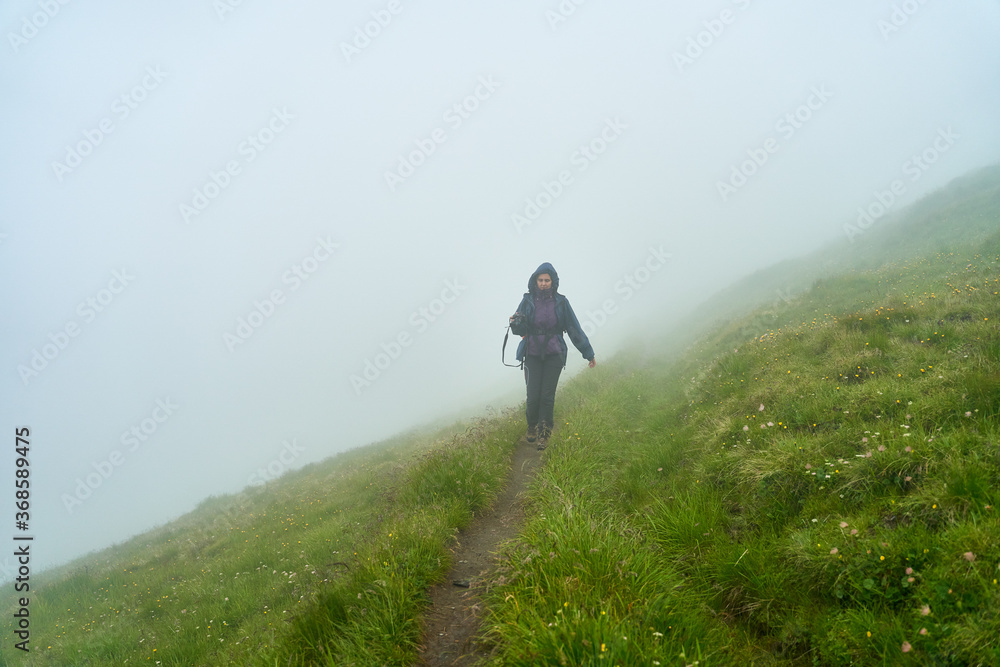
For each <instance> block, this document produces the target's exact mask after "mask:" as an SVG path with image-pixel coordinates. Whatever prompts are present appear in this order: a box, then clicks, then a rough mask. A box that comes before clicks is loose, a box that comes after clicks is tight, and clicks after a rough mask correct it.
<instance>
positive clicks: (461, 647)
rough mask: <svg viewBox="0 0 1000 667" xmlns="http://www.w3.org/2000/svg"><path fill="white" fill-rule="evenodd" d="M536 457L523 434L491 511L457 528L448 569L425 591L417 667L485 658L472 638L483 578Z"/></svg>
mask: <svg viewBox="0 0 1000 667" xmlns="http://www.w3.org/2000/svg"><path fill="white" fill-rule="evenodd" d="M540 458H541V452H539V451H538V449H537V447H536V446H535V445H529V444H528V443H527V442H526V441H525V439H524V437H522V438H521V441H520V442H519V443H518V446H517V449H516V450H515V452H514V458H513V461H512V463H511V470H510V475H509V476H508V478H507V485H506V488H505V489H504V491H503V492H502V493H501V494H500V495H499V496H498V497H497V499H496V502H495V503H494V504H493V507H492V509H490V510H489V511H488V512H487V513H486V514H483V515H481V516H478V517H476V518H474V519H473V520H472V523H471V524H470V525H469V527H468V528H466V529H465V530H463V531H461V532H459V534H458V539H457V543H456V544H455V546H454V547H453V548H452V552H453V554H454V555H453V558H452V568H451V572H449V573H448V576H447V577H446V579H445V580H444V581H443V582H442V583H440V584H437V585H435V586H433V587H431V590H430V596H431V607H430V610H429V611H428V614H427V628H426V633H425V635H424V644H423V651H422V652H421V655H420V659H421V662H420V664H421V665H424V666H425V667H439V666H444V665H447V666H448V667H452V666H461V665H472V664H474V663H475V662H476V661H478V660H480V659H481V658H483V657H485V656H486V654H487V651H486V649H485V648H484V647H482V646H480V645H479V643H478V642H477V641H476V640H475V635H476V633H477V632H478V631H479V623H480V617H481V616H482V613H483V606H482V603H481V601H480V593H481V591H482V577H483V575H484V574H485V573H487V572H488V571H489V570H490V569H492V567H493V566H494V563H495V553H496V551H497V549H498V548H499V545H500V543H501V542H504V541H506V540H509V539H512V538H513V537H515V536H516V535H517V532H518V530H519V528H520V527H521V525H522V523H523V520H524V506H523V498H522V495H523V492H524V490H525V489H526V488H527V486H528V481H529V480H530V479H531V476H532V474H533V473H534V469H535V468H536V467H537V466H538V464H539V460H540Z"/></svg>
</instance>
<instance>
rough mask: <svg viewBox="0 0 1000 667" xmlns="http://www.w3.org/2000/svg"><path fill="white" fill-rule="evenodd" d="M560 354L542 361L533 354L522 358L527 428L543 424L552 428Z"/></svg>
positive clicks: (560, 369) (560, 368) (552, 355)
mask: <svg viewBox="0 0 1000 667" xmlns="http://www.w3.org/2000/svg"><path fill="white" fill-rule="evenodd" d="M562 369H563V360H562V355H560V354H549V355H546V356H545V358H544V359H543V358H542V357H540V356H535V355H533V354H528V355H525V357H524V381H525V384H527V385H528V402H527V407H526V408H525V412H526V414H525V416H526V417H527V418H528V426H536V425H540V424H545V425H546V426H548V427H549V428H550V429H551V428H552V424H553V421H552V411H553V409H554V408H555V404H556V385H557V384H558V383H559V374H560V373H562Z"/></svg>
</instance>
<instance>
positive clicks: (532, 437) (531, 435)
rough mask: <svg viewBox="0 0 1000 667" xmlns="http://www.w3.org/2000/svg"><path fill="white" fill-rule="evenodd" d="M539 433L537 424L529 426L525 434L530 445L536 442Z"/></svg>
mask: <svg viewBox="0 0 1000 667" xmlns="http://www.w3.org/2000/svg"><path fill="white" fill-rule="evenodd" d="M537 433H538V428H537V427H536V426H529V427H528V430H527V431H526V432H525V434H524V439H525V440H527V441H528V444H529V445H533V444H535V441H536V440H537V439H538V436H537Z"/></svg>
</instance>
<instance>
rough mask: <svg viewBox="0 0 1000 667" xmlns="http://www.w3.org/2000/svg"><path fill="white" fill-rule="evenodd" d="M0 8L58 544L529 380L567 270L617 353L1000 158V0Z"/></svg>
mask: <svg viewBox="0 0 1000 667" xmlns="http://www.w3.org/2000/svg"><path fill="white" fill-rule="evenodd" d="M0 27H2V34H3V39H4V44H3V45H0V85H2V98H0V111H2V119H3V123H2V125H0V146H2V158H0V195H2V199H0V201H2V214H3V215H2V219H0V266H2V281H3V283H2V284H3V287H4V288H3V291H2V294H3V324H4V326H3V328H2V331H0V351H2V360H0V361H2V363H0V369H2V371H3V373H2V376H0V377H2V380H0V387H2V398H3V400H2V405H0V410H2V420H0V423H2V427H3V429H4V431H5V433H6V434H7V435H6V436H5V437H6V442H7V443H8V446H7V449H6V450H5V453H4V454H3V455H2V456H0V490H2V493H3V495H4V496H5V497H7V498H8V499H9V498H10V497H11V496H12V495H13V493H14V488H13V487H14V482H15V452H14V444H15V435H14V432H15V428H17V427H25V426H26V427H29V428H30V457H29V458H30V482H31V486H30V491H31V496H30V525H29V527H28V530H27V531H25V533H26V534H32V535H34V537H35V542H34V546H33V551H32V553H33V555H34V556H35V566H36V567H39V566H43V565H53V564H56V563H60V562H65V561H66V560H68V559H69V558H71V557H73V556H76V555H79V554H81V553H84V552H86V551H89V550H91V549H95V548H99V547H103V546H107V545H109V544H111V543H113V542H116V541H120V540H122V539H124V538H126V537H127V536H129V535H132V534H135V533H137V532H139V531H141V530H144V529H147V528H149V527H152V526H155V525H158V524H162V523H163V522H165V521H167V520H169V519H171V518H173V517H175V516H177V515H179V514H181V513H183V512H186V511H188V510H190V509H192V508H193V507H194V506H195V505H197V503H198V502H199V501H201V500H202V499H204V498H205V497H207V496H209V495H212V494H220V493H230V492H235V491H238V490H240V489H241V488H244V487H246V486H248V485H251V484H258V485H259V484H263V483H265V482H266V481H267V480H268V479H270V478H271V477H272V476H273V475H275V474H277V473H280V472H281V471H283V470H287V469H293V468H297V467H300V466H302V465H304V464H306V463H309V462H313V461H318V460H321V459H324V458H326V457H328V456H330V455H332V454H335V453H336V452H340V451H344V450H346V449H350V448H353V447H357V446H359V445H362V444H365V443H368V442H372V441H375V440H378V439H381V438H384V437H386V436H389V435H392V434H394V433H397V432H399V431H401V430H405V429H409V428H411V427H415V426H418V425H420V424H425V423H427V422H430V421H432V420H437V419H440V418H444V417H452V416H455V415H460V414H474V413H479V412H482V411H483V410H484V409H485V406H487V405H494V406H497V407H499V406H502V405H509V404H513V403H515V402H516V401H517V400H518V399H519V397H520V395H521V392H522V391H523V379H522V377H521V375H520V373H519V372H518V371H517V370H513V369H509V368H505V367H503V366H502V365H501V359H500V344H501V342H502V338H503V334H504V330H505V326H506V323H507V318H508V316H509V315H510V314H511V313H512V312H513V311H514V308H515V307H516V306H517V304H518V301H519V299H520V297H521V295H522V293H523V292H524V291H525V288H526V284H527V280H528V277H529V275H530V274H531V273H532V271H533V270H534V269H535V268H536V267H537V266H538V265H539V264H540V263H542V262H546V261H548V262H551V263H552V264H553V265H554V266H555V268H556V270H557V271H558V272H559V276H560V279H561V284H560V291H561V292H562V293H564V294H565V295H567V296H568V298H569V300H570V303H571V304H572V305H573V307H574V309H575V311H576V313H577V315H578V317H579V318H580V320H581V322H582V323H583V325H584V327H585V330H586V331H587V333H588V334H589V335H590V340H591V342H592V344H593V346H594V349H595V350H596V354H597V362H598V364H601V363H602V362H603V361H605V360H607V359H608V358H609V357H610V356H611V355H612V354H613V353H614V352H615V351H616V350H617V349H620V347H621V345H622V344H623V341H625V340H627V339H628V338H630V337H631V336H632V335H634V334H635V333H636V332H641V331H643V328H644V327H645V326H646V325H647V323H648V322H650V321H653V320H656V321H661V320H662V319H663V316H664V315H665V314H670V313H676V314H677V315H682V314H688V313H690V312H691V311H692V309H693V308H694V307H696V305H697V304H698V302H699V301H700V300H701V299H704V298H705V297H706V296H708V295H710V294H711V293H713V292H714V291H716V290H718V289H720V288H722V287H724V286H726V285H727V284H730V283H731V282H732V281H734V280H738V279H739V278H740V277H742V276H745V275H747V274H748V273H749V272H752V271H753V270H755V269H758V268H762V267H765V266H768V265H770V264H772V263H774V262H776V261H779V260H781V259H785V258H789V257H793V256H796V255H799V254H802V253H805V252H808V251H812V250H815V249H816V248H818V247H820V246H821V245H823V244H824V243H828V242H830V241H831V240H836V239H843V238H845V237H852V238H856V236H857V235H858V234H864V233H866V232H867V231H868V230H870V229H871V228H872V227H873V226H875V225H877V224H878V222H879V219H880V218H881V217H882V214H883V213H884V212H886V211H895V210H898V209H899V208H901V207H902V206H904V205H905V204H907V203H910V202H912V201H915V200H916V199H918V198H919V197H920V196H921V195H923V194H926V193H928V192H929V191H931V190H933V189H935V188H937V187H940V186H941V185H943V184H945V183H947V182H948V181H949V180H951V179H952V178H954V177H956V176H959V175H961V174H963V173H965V172H966V171H968V170H970V169H973V168H976V167H980V166H984V165H986V164H991V163H994V162H996V161H997V159H998V156H1000V124H998V123H997V119H998V118H1000V85H998V83H1000V81H998V78H997V76H998V72H1000V41H998V40H997V35H998V34H1000V6H998V4H997V3H996V2H995V1H993V0H970V1H968V2H962V3H946V2H940V1H938V2H930V1H927V0H893V1H889V0H876V1H875V2H872V1H871V0H843V1H840V2H822V3H820V2H799V1H795V2H792V1H791V0H788V1H785V2H760V1H758V0H716V1H713V2H694V1H693V0H692V1H687V2H671V3H661V2H648V1H647V2H628V1H626V2H609V1H606V0H604V1H602V0H548V1H543V2H528V1H525V0H507V1H505V2H502V3H476V2H458V1H457V0H454V1H450V2H433V3H432V2H410V1H409V0H375V1H372V2H364V3H361V2H353V3H324V2H315V1H299V2H283V3H265V2H261V1H259V0H242V1H241V0H200V1H199V2H182V3H160V4H159V5H157V4H156V3H136V2H124V1H122V0H117V1H109V2H100V3H84V2H70V1H69V0H33V1H27V0H16V1H11V2H5V3H3V5H2V6H0ZM866 216H867V218H866ZM512 357H513V355H512V353H511V350H510V349H508V361H510V360H511V359H512ZM585 366H586V362H585V361H584V360H583V359H582V358H581V356H580V355H579V354H578V353H577V352H576V351H575V350H573V349H571V350H570V355H569V362H568V365H567V369H566V372H565V374H564V376H563V381H564V382H565V381H566V380H567V379H568V378H569V377H571V376H572V375H573V374H575V373H578V372H591V371H587V370H585ZM557 410H558V402H557ZM6 506H7V507H8V509H7V512H8V514H6V515H4V516H3V517H2V521H3V525H4V526H5V528H4V532H5V533H10V535H11V536H13V535H15V534H21V531H18V530H16V529H15V523H14V516H13V514H14V510H13V509H12V508H11V507H10V503H7V505H6ZM3 537H4V536H3V535H0V538H3ZM10 565H11V559H10V558H9V557H8V559H7V561H6V564H5V565H4V567H5V569H4V570H3V571H0V578H8V577H9V576H10V574H11V571H10V570H9V568H10Z"/></svg>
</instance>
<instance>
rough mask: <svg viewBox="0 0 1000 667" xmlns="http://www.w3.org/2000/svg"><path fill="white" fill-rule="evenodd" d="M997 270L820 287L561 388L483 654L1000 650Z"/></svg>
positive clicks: (961, 260) (905, 270) (495, 596)
mask: <svg viewBox="0 0 1000 667" xmlns="http://www.w3.org/2000/svg"><path fill="white" fill-rule="evenodd" d="M998 270H1000V237H997V236H994V237H993V238H992V239H990V240H989V241H988V242H985V243H981V244H976V245H975V246H971V247H967V248H965V249H955V250H952V251H949V252H948V253H934V254H933V255H931V256H929V257H925V258H915V259H912V260H910V261H906V262H893V263H889V264H887V265H884V266H882V267H880V268H878V269H875V270H871V271H864V272H860V273H851V274H847V275H845V276H843V277H842V278H830V279H826V280H824V281H823V282H822V283H821V285H819V286H818V287H816V288H815V289H814V290H812V291H810V292H808V293H806V294H805V295H802V296H800V297H798V298H797V299H795V300H794V301H793V302H791V303H788V304H784V305H782V306H781V307H778V308H777V309H776V313H775V316H774V317H773V318H770V319H772V320H773V321H774V324H773V325H770V326H767V327H766V328H763V329H755V330H749V329H752V328H753V326H755V325H754V322H755V320H756V321H758V322H759V320H760V318H759V317H757V316H754V315H751V316H750V317H748V319H747V320H744V321H736V322H733V323H732V324H730V325H729V326H727V327H723V328H721V329H719V330H717V331H716V332H715V333H714V334H713V335H711V336H709V337H707V338H705V339H703V340H702V341H700V342H699V343H698V344H697V345H696V346H695V347H693V348H692V349H689V350H688V351H687V352H686V353H685V354H684V355H683V356H682V357H681V358H680V360H679V361H676V362H675V363H673V364H661V363H657V364H647V365H646V367H645V368H632V369H631V370H626V368H623V367H622V366H618V367H607V366H606V367H604V368H602V369H598V370H597V371H595V372H593V373H590V374H587V376H586V377H581V378H580V380H579V381H577V382H574V383H573V384H572V385H571V386H567V387H566V388H565V389H564V391H563V394H562V397H561V399H560V405H561V406H562V410H561V411H560V419H561V421H562V428H561V430H560V432H559V437H558V438H557V442H556V445H555V446H553V447H551V448H550V450H548V452H547V460H546V465H545V467H544V470H543V472H542V473H541V474H540V475H539V476H538V478H537V479H536V480H535V483H534V485H533V487H532V491H531V494H532V495H531V501H532V507H533V510H534V512H533V517H532V518H531V519H529V523H528V526H527V527H526V529H525V531H524V533H523V534H522V535H521V537H520V538H519V539H518V540H517V541H516V542H514V543H512V544H510V545H509V546H508V549H507V551H506V553H505V561H504V568H503V570H502V571H501V572H500V573H499V575H498V579H497V581H496V582H495V585H494V586H493V587H492V588H491V593H490V599H489V604H488V608H489V609H490V610H491V614H490V617H489V631H488V632H489V635H488V636H490V637H492V638H493V640H494V642H495V652H494V655H493V657H492V659H491V662H492V664H497V665H508V664H525V665H527V664H565V665H577V664H595V665H599V664H606V665H616V664H621V665H632V664H657V663H659V664H663V665H666V664H694V662H695V660H697V661H699V662H700V664H733V665H742V664H762V665H766V664H789V665H796V664H802V665H806V664H822V665H840V664H844V665H847V664H866V665H867V664H984V665H994V664H1000V639H998V637H1000V612H998V609H1000V585H998V584H997V583H996V581H997V578H998V577H1000V565H998V564H1000V512H998V510H997V509H996V506H997V503H998V501H1000V422H998V420H997V410H998V406H1000V355H998V354H996V352H997V351H998V350H997V344H998V341H1000V328H998V324H1000V297H998V295H997V292H998V291H1000V284H998V278H997V277H998ZM958 276H961V277H962V280H961V281H958V280H956V277H958ZM873 290H875V291H877V292H878V297H877V298H870V295H871V294H872V293H873ZM831 302H836V304H837V305H838V306H841V307H844V306H848V305H849V304H850V305H852V306H853V307H850V309H849V310H839V309H838V307H835V306H831ZM970 559H971V560H970ZM924 610H926V611H927V613H926V614H925V613H923V612H924ZM626 638H627V639H626ZM904 642H905V644H904ZM904 647H905V648H907V650H906V651H905V652H904ZM571 649H572V650H571ZM682 655H683V656H684V657H682Z"/></svg>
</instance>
